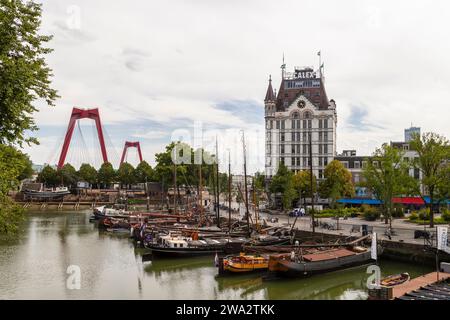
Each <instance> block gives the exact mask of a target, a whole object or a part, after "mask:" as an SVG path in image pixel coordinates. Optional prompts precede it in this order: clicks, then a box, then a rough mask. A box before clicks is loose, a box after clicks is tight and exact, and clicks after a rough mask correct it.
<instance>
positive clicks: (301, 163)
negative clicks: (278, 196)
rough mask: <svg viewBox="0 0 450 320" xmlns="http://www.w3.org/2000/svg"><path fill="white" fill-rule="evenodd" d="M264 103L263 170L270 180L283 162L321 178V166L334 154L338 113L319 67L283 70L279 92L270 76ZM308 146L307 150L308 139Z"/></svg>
mask: <svg viewBox="0 0 450 320" xmlns="http://www.w3.org/2000/svg"><path fill="white" fill-rule="evenodd" d="M264 104H265V125H266V130H265V132H266V137H265V142H266V145H265V149H266V155H265V171H266V177H267V178H268V179H270V178H271V177H273V176H274V175H275V174H276V173H277V170H278V166H279V164H280V163H284V164H285V165H286V166H287V167H288V169H290V170H292V171H293V172H294V173H296V172H298V171H300V170H310V163H309V159H310V152H312V167H313V173H314V175H315V176H316V177H317V178H318V179H323V174H324V169H325V167H326V166H327V164H328V163H330V162H331V161H332V160H333V159H334V157H335V156H336V125H337V114H336V104H335V101H334V100H328V96H327V93H326V91H325V84H324V78H323V76H322V72H321V70H319V71H318V72H316V71H314V69H313V68H311V67H302V68H300V67H295V68H294V71H293V72H285V70H284V64H283V66H282V80H281V84H280V88H279V90H278V94H276V93H275V92H274V90H273V88H272V80H271V78H269V86H268V88H267V92H266V96H265V99H264ZM310 138H311V147H312V150H310V141H309V139H310Z"/></svg>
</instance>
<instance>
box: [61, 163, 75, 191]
mask: <svg viewBox="0 0 450 320" xmlns="http://www.w3.org/2000/svg"><path fill="white" fill-rule="evenodd" d="M56 175H57V177H58V181H59V182H60V184H61V185H65V186H68V187H71V186H74V185H75V184H76V183H77V181H78V174H77V170H75V168H74V167H73V166H72V165H71V164H70V163H66V164H65V165H64V166H63V167H62V168H61V169H58V170H57V171H56Z"/></svg>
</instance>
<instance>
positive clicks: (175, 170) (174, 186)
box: [173, 162, 177, 214]
mask: <svg viewBox="0 0 450 320" xmlns="http://www.w3.org/2000/svg"><path fill="white" fill-rule="evenodd" d="M176 191H177V164H176V163H175V162H174V164H173V210H174V213H175V214H177V192H176Z"/></svg>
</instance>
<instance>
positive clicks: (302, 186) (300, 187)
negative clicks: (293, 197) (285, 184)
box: [293, 170, 317, 202]
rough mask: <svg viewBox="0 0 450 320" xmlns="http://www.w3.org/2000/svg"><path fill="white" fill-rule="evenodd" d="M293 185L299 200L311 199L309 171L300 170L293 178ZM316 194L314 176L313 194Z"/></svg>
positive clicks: (314, 177) (314, 178) (314, 179)
mask: <svg viewBox="0 0 450 320" xmlns="http://www.w3.org/2000/svg"><path fill="white" fill-rule="evenodd" d="M293 184H294V189H295V191H296V192H297V194H298V197H299V198H300V202H301V199H302V198H303V199H304V198H307V197H311V171H310V170H302V171H299V172H297V173H296V174H295V175H294V176H293ZM316 192H317V181H316V176H315V175H313V193H316Z"/></svg>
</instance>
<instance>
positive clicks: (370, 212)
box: [364, 208, 381, 221]
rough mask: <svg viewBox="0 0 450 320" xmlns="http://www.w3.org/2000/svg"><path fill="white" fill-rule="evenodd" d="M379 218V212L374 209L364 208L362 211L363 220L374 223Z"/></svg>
mask: <svg viewBox="0 0 450 320" xmlns="http://www.w3.org/2000/svg"><path fill="white" fill-rule="evenodd" d="M380 216H381V214H380V212H379V211H378V210H377V209H375V208H366V209H365V210H364V219H365V220H367V221H375V220H377V219H379V218H380Z"/></svg>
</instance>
